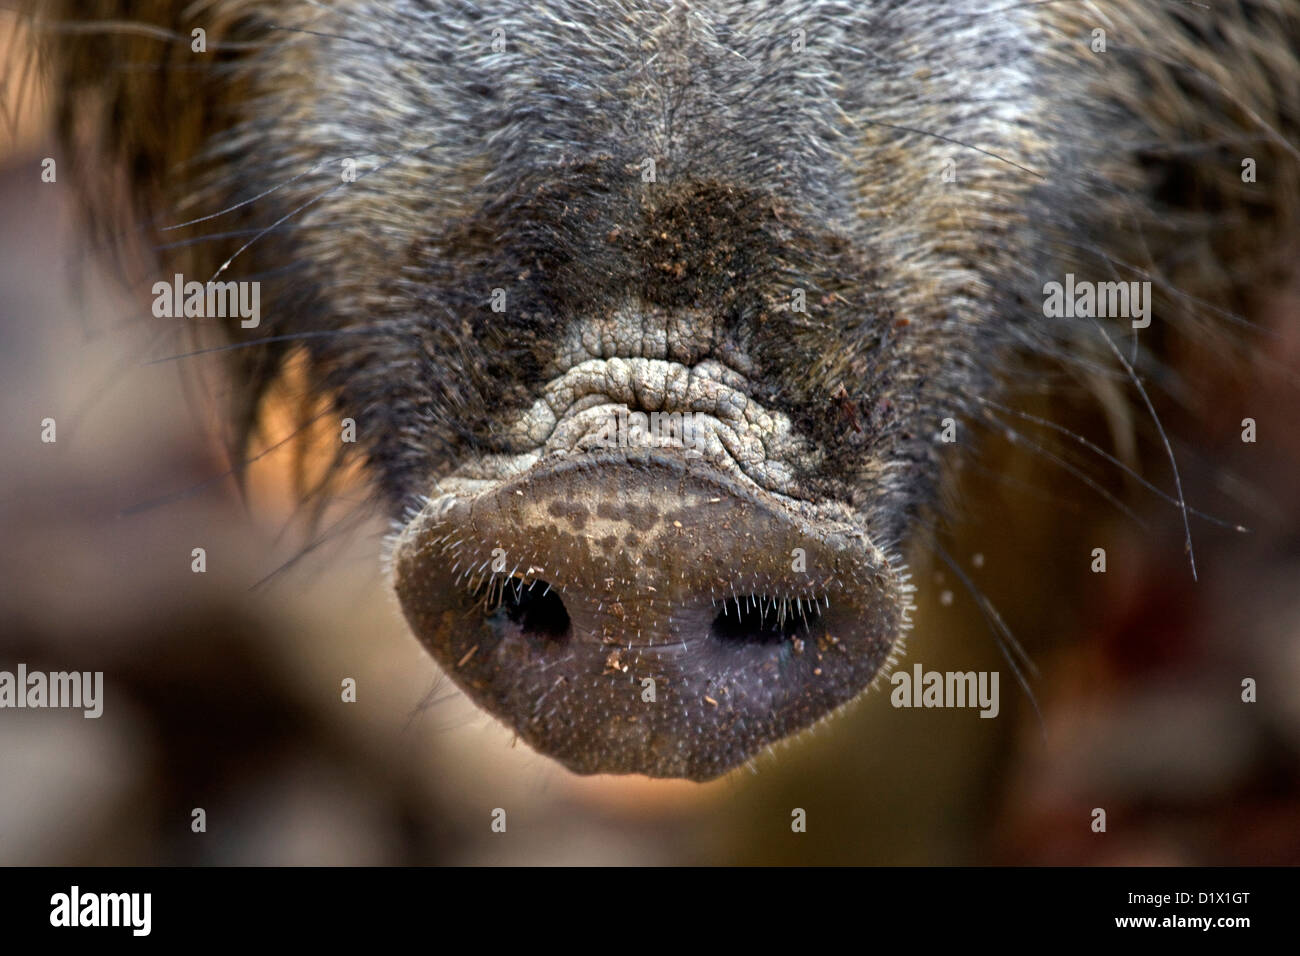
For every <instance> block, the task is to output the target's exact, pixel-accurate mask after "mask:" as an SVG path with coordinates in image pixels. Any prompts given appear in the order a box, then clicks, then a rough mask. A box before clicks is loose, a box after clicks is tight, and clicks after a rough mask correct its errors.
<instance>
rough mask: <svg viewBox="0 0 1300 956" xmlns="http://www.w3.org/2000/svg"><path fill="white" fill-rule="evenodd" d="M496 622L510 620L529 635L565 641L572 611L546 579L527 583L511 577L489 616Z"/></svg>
mask: <svg viewBox="0 0 1300 956" xmlns="http://www.w3.org/2000/svg"><path fill="white" fill-rule="evenodd" d="M488 619H489V620H490V621H492V622H493V623H494V624H495V625H500V624H502V623H504V622H506V621H509V622H510V623H511V624H513V625H514V626H515V627H517V628H518V629H519V631H520V632H521V633H522V634H524V635H525V636H527V637H535V638H540V639H543V640H552V641H562V640H564V639H565V638H567V637H568V636H569V625H570V621H569V612H568V610H567V609H566V608H565V606H564V600H563V599H562V598H561V597H560V594H559V592H558V591H556V590H555V589H554V588H552V587H551V586H550V585H549V584H547V583H546V582H545V581H533V582H532V583H530V584H525V583H524V582H523V581H521V580H519V579H518V578H509V579H507V580H506V581H505V582H503V584H502V586H501V603H500V604H499V605H497V606H496V607H495V608H494V609H493V610H492V612H491V613H490V614H489V615H488Z"/></svg>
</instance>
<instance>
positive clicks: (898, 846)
mask: <svg viewBox="0 0 1300 956" xmlns="http://www.w3.org/2000/svg"><path fill="white" fill-rule="evenodd" d="M10 19H11V18H9V19H5V18H0V51H6V53H5V55H6V56H8V57H10V58H11V61H10V62H11V64H12V62H14V61H13V59H12V58H14V57H18V56H22V55H23V53H22V45H21V43H20V42H19V43H15V42H13V41H14V37H13V31H12V26H13V24H12V23H11V22H10ZM3 93H4V101H5V102H4V105H5V109H4V111H3V115H0V125H2V126H3V128H2V129H0V223H3V227H2V228H0V409H2V410H3V412H2V414H0V450H2V454H0V540H3V542H4V546H3V548H0V670H9V671H13V670H15V668H16V666H17V664H18V663H19V662H23V663H25V664H26V665H27V667H28V668H29V670H46V671H56V670H79V671H103V672H104V675H105V690H104V713H103V717H102V718H100V719H98V720H88V719H85V718H83V717H82V715H81V712H80V711H61V710H0V863H3V864H152V863H167V864H191V863H208V864H241V863H252V864H427V863H446V864H723V863H741V864H759V863H775V864H854V863H882V864H884V863H889V864H986V863H1040V864H1065V863H1087V864H1094V863H1098V864H1099V863H1135V864H1196V863H1200V864H1207V863H1208V864H1251V863H1261V864H1262V863H1273V864H1278V863H1300V481H1297V480H1296V476H1297V474H1298V473H1300V402H1297V396H1298V395H1300V391H1298V390H1297V373H1298V372H1300V292H1298V291H1297V290H1298V289H1300V284H1297V286H1296V287H1294V288H1292V289H1285V288H1282V289H1278V290H1270V291H1269V292H1268V293H1267V294H1265V295H1261V298H1260V302H1259V304H1258V310H1257V314H1255V315H1253V316H1252V318H1253V319H1255V320H1256V321H1258V322H1260V323H1261V324H1262V325H1264V326H1265V327H1267V329H1269V330H1270V332H1269V334H1268V335H1267V337H1262V338H1261V341H1263V342H1266V343H1267V347H1266V348H1261V349H1260V350H1259V351H1260V355H1259V360H1258V362H1257V365H1256V367H1255V368H1253V369H1252V370H1250V374H1249V375H1247V376H1245V377H1243V376H1241V375H1237V374H1234V373H1230V372H1228V371H1227V370H1225V369H1223V368H1221V367H1220V365H1219V363H1217V362H1216V361H1215V357H1214V356H1213V355H1212V354H1198V353H1197V343H1194V342H1193V343H1189V344H1188V345H1187V346H1186V348H1185V350H1184V351H1185V354H1184V355H1183V356H1182V358H1181V359H1180V361H1181V363H1182V367H1183V369H1184V371H1185V374H1184V376H1183V379H1182V390H1181V392H1180V393H1179V394H1178V396H1177V399H1178V400H1177V401H1170V402H1166V403H1164V404H1162V405H1161V414H1162V417H1163V419H1164V421H1165V424H1166V426H1167V427H1168V428H1169V429H1170V431H1171V432H1172V434H1173V435H1174V436H1175V450H1176V452H1177V454H1178V460H1179V463H1180V466H1181V468H1182V478H1183V483H1184V487H1185V490H1186V492H1187V497H1188V500H1189V502H1190V503H1191V504H1193V505H1194V506H1196V507H1198V508H1200V509H1202V510H1204V511H1207V512H1209V513H1211V514H1214V515H1216V516H1218V517H1220V518H1223V519H1225V520H1227V521H1228V522H1229V523H1232V524H1236V523H1240V524H1242V525H1245V526H1247V527H1249V528H1250V529H1251V531H1250V533H1239V532H1235V531H1233V530H1231V529H1226V528H1222V527H1218V526H1215V525H1212V524H1209V523H1207V522H1204V521H1196V520H1194V521H1193V526H1192V530H1193V537H1194V541H1195V545H1196V558H1197V563H1198V569H1199V581H1196V582H1194V581H1193V580H1192V575H1191V571H1190V567H1189V562H1188V556H1187V555H1186V554H1185V553H1184V548H1183V531H1182V524H1181V518H1180V517H1179V514H1178V512H1177V510H1176V509H1175V508H1173V507H1172V506H1170V505H1169V504H1168V503H1166V502H1162V501H1160V500H1159V499H1158V498H1157V497H1155V496H1153V495H1151V494H1150V493H1149V492H1147V491H1145V490H1144V489H1142V488H1141V487H1140V486H1139V485H1138V484H1137V483H1136V482H1135V481H1133V480H1132V479H1129V478H1126V477H1125V476H1124V475H1123V474H1122V472H1121V471H1120V470H1119V469H1117V468H1115V467H1113V466H1107V465H1106V463H1105V462H1102V461H1100V460H1099V459H1096V458H1093V459H1092V461H1091V464H1092V468H1091V471H1092V473H1094V474H1096V475H1097V476H1098V481H1099V482H1100V483H1101V484H1102V485H1103V486H1104V487H1105V488H1106V489H1107V492H1108V493H1109V494H1113V495H1114V496H1116V498H1117V499H1118V500H1119V502H1120V504H1121V505H1122V506H1123V508H1120V507H1116V506H1115V505H1114V504H1112V503H1110V502H1108V501H1107V500H1106V499H1105V498H1104V497H1103V496H1102V495H1099V494H1097V492H1096V491H1095V490H1094V489H1092V488H1090V487H1088V485H1087V484H1085V483H1082V482H1080V481H1079V480H1078V479H1077V478H1075V477H1073V476H1071V475H1070V474H1068V473H1067V472H1066V471H1064V470H1062V469H1059V468H1056V469H1054V468H1052V467H1051V466H1050V464H1045V461H1044V457H1043V456H1042V455H1033V454H1029V455H1026V454H1024V453H1023V451H1017V450H1016V449H1015V448H1013V447H1011V446H1010V445H1006V443H1001V444H999V443H997V442H990V443H989V444H988V446H987V447H986V448H984V449H983V450H982V451H981V453H980V454H979V455H978V456H977V457H976V458H974V459H972V460H971V461H970V463H969V464H968V465H967V467H966V468H964V469H963V474H962V476H961V480H960V483H959V488H958V489H957V493H956V495H955V497H954V500H955V501H956V502H957V505H956V507H955V508H954V514H953V521H952V529H953V530H952V532H951V534H950V535H948V536H947V537H946V538H945V539H944V547H945V548H946V550H947V552H948V553H949V554H950V555H951V557H952V559H953V561H954V563H956V564H958V565H959V566H960V567H961V568H962V569H963V573H964V574H966V575H968V576H969V578H970V581H971V584H972V585H973V586H974V587H975V588H976V589H978V591H979V592H980V593H982V594H984V595H986V596H987V598H988V600H989V601H990V602H991V604H992V606H994V607H996V608H997V610H998V612H999V613H1000V614H1001V615H1002V617H1003V618H1004V619H1005V620H1006V622H1007V624H1008V626H1009V627H1010V629H1011V630H1012V632H1013V633H1014V634H1015V635H1016V636H1017V638H1018V639H1019V640H1020V641H1021V642H1022V643H1023V644H1024V645H1025V646H1026V648H1027V650H1028V652H1029V654H1030V656H1031V657H1032V659H1033V661H1034V662H1035V665H1036V668H1037V675H1036V676H1031V677H1030V679H1029V682H1028V683H1029V688H1030V690H1031V691H1032V695H1033V697H1032V699H1031V697H1030V696H1029V694H1027V693H1026V692H1025V691H1024V690H1022V689H1021V688H1020V687H1019V686H1018V685H1017V683H1016V681H1015V679H1014V678H1013V676H1012V674H1011V671H1010V668H1009V666H1008V664H1007V661H1006V659H1005V658H1004V657H1003V656H1002V653H1001V652H1000V650H999V648H998V644H997V642H996V641H995V639H994V637H993V634H992V632H991V630H990V627H989V625H988V623H987V621H986V620H985V616H984V615H983V614H982V613H981V610H980V608H979V605H978V604H977V602H976V600H975V598H974V597H973V596H972V594H971V593H970V591H969V590H968V589H967V588H966V587H965V585H964V584H963V583H962V582H961V581H960V580H959V578H958V576H957V575H956V574H955V573H954V572H953V571H952V569H951V568H949V567H948V566H947V565H946V564H945V563H944V562H943V561H942V560H937V559H935V558H933V557H932V556H931V555H929V554H928V553H927V551H926V549H925V548H919V549H918V550H917V553H916V554H914V555H913V559H914V562H913V563H914V567H915V578H916V583H917V584H918V588H919V594H918V604H919V609H918V611H917V612H916V614H915V619H916V629H915V631H914V632H913V633H912V634H911V635H910V637H909V638H908V640H907V647H906V651H907V653H906V656H905V658H904V661H903V666H904V667H909V668H910V666H911V665H912V664H913V663H915V662H920V663H922V664H923V665H924V666H925V667H926V669H929V670H941V671H948V670H954V671H955V670H962V671H965V670H997V671H1000V673H1001V712H1000V714H999V716H998V717H997V718H996V719H993V720H987V719H980V718H979V717H978V714H977V712H976V711H975V710H943V709H935V710H903V709H894V708H892V707H891V706H890V704H889V700H888V694H887V691H888V689H889V688H888V685H885V686H884V687H883V689H877V690H875V691H873V692H872V693H870V694H868V695H866V696H865V697H864V698H863V699H862V700H861V701H860V702H859V703H858V704H856V705H855V706H854V707H852V708H851V709H850V710H849V711H848V712H847V713H846V714H844V715H843V716H841V717H839V718H837V719H835V720H833V721H831V722H829V723H828V724H826V725H823V726H821V727H819V728H817V730H816V731H815V733H811V734H808V735H805V736H804V737H802V738H800V739H798V740H796V741H794V742H790V743H788V744H786V745H784V746H782V747H779V748H778V749H777V750H776V751H775V752H774V753H772V754H769V755H766V756H764V757H762V758H761V759H759V760H758V761H757V762H756V764H755V766H754V767H753V768H751V769H746V770H743V771H740V772H737V773H735V774H733V775H731V776H729V777H727V778H725V779H723V780H720V781H717V782H714V783H711V784H707V785H696V784H691V783H685V782H665V781H650V780H645V779H641V778H611V777H594V778H582V777H577V776H574V775H572V774H570V773H568V772H567V771H565V770H563V769H562V768H560V767H558V766H557V765H555V764H553V763H551V762H550V761H548V760H546V759H544V758H541V757H539V756H537V755H536V754H534V753H532V752H531V751H529V750H528V748H527V747H526V746H524V745H523V744H521V743H516V742H515V741H513V740H512V739H511V735H510V733H509V732H507V731H506V730H504V729H502V728H501V727H499V726H498V725H497V724H495V723H494V722H493V721H491V720H490V719H488V718H487V717H486V716H484V715H483V714H481V713H479V712H478V711H477V710H476V709H475V708H473V707H472V706H471V705H469V704H468V703H467V702H466V701H465V700H464V699H463V698H462V697H461V696H460V694H459V693H458V692H457V691H456V690H455V688H454V687H453V686H452V685H451V684H450V682H449V681H447V680H446V679H444V678H441V677H440V676H439V675H438V673H437V671H436V668H435V667H434V665H433V663H432V661H431V660H430V659H429V658H428V657H427V656H426V655H425V653H424V652H423V651H422V650H421V649H420V647H419V645H418V644H417V642H416V641H415V639H414V638H413V637H412V636H411V635H410V634H409V633H408V632H407V630H406V627H405V625H404V622H403V621H402V618H401V613H400V611H399V609H398V606H397V603H396V600H395V599H394V598H393V597H392V595H391V594H390V592H389V589H388V587H387V584H386V582H385V580H384V577H383V574H382V570H381V568H380V559H379V552H380V539H381V537H382V535H383V534H384V532H385V530H386V525H385V522H384V521H383V520H382V519H381V518H379V517H378V516H372V515H368V514H367V513H366V511H365V508H364V505H363V503H362V501H361V492H360V490H357V491H356V493H355V495H354V496H353V497H352V498H351V499H350V498H349V496H348V489H345V490H344V492H343V494H342V495H341V496H340V498H339V500H338V501H337V502H336V504H335V505H334V506H333V507H332V509H331V511H330V512H329V513H328V514H327V515H326V516H325V517H324V520H323V521H322V522H321V524H320V526H319V527H318V528H316V529H315V530H313V529H312V528H311V527H309V526H308V524H307V522H305V521H304V520H303V515H302V514H301V509H300V508H299V507H298V506H297V505H298V503H297V501H296V498H295V495H294V491H293V488H294V474H293V458H292V455H291V454H290V453H289V450H288V449H287V448H276V449H272V450H269V451H267V452H266V454H264V455H263V456H262V457H260V458H258V460H257V461H256V462H255V463H254V464H253V465H252V466H251V468H250V469H249V472H248V488H247V493H246V494H241V493H240V490H239V489H238V488H237V487H236V485H235V482H234V481H233V480H232V479H231V478H230V477H229V472H230V468H231V463H230V461H229V460H228V459H227V457H226V455H225V450H224V445H223V443H222V441H221V435H222V431H223V426H222V424H221V420H220V415H221V408H222V407H223V400H224V394H223V392H222V388H221V385H220V379H219V375H217V374H216V369H215V363H213V362H212V361H211V356H198V357H181V358H174V359H171V360H164V361H157V360H159V359H166V358H167V357H168V356H176V355H179V354H180V353H184V352H187V351H189V350H190V348H191V347H192V346H191V343H187V342H185V341H183V340H180V339H178V338H176V336H175V333H174V323H170V322H167V323H166V325H167V328H162V327H161V323H160V321H159V320H155V319H153V317H152V316H151V315H150V313H149V303H150V302H151V298H152V297H151V295H150V294H149V293H148V292H147V290H146V289H143V288H130V287H128V286H127V285H125V284H124V283H123V282H122V281H121V280H120V279H118V278H115V276H116V275H117V274H120V270H118V269H116V267H115V266H114V264H113V263H112V260H111V259H107V258H104V257H101V256H97V255H96V254H95V250H93V249H91V250H87V249H86V248H85V244H84V242H82V241H80V240H79V239H78V232H77V212H78V211H77V209H76V208H75V200H74V199H73V198H72V196H73V190H72V189H71V187H70V186H69V185H67V184H65V183H64V182H56V183H43V182H42V181H41V175H40V174H41V160H42V159H43V158H44V157H47V156H57V155H58V153H57V149H56V147H55V146H54V145H53V144H52V142H51V141H50V139H49V138H48V134H47V131H46V129H45V122H44V119H45V118H44V116H43V109H42V104H41V102H40V97H39V90H27V91H25V92H24V91H21V90H16V89H14V86H13V84H12V83H10V84H7V85H5V86H4V87H3ZM20 97H21V98H22V99H23V100H24V108H23V109H22V110H21V111H18V110H16V108H15V107H16V105H17V102H18V99H19V98H20ZM1056 414H1057V417H1058V418H1059V417H1060V412H1059V411H1058V412H1057V413H1056ZM1071 414H1072V417H1070V418H1069V419H1068V422H1069V425H1070V427H1071V428H1073V429H1075V430H1077V431H1078V432H1079V433H1080V434H1082V435H1085V436H1088V437H1089V439H1090V440H1094V441H1096V442H1097V443H1098V444H1099V445H1101V446H1102V447H1106V448H1111V447H1113V442H1112V441H1111V439H1110V438H1109V437H1108V433H1107V425H1106V421H1105V420H1104V419H1103V418H1101V417H1100V414H1099V413H1098V412H1095V411H1094V412H1092V413H1089V412H1087V411H1078V410H1075V411H1074V412H1072V413H1071ZM1134 414H1135V416H1136V415H1137V413H1136V412H1135V413H1134ZM1246 416H1251V417H1253V418H1255V419H1256V420H1257V423H1258V430H1259V440H1258V442H1256V443H1255V444H1244V443H1242V441H1241V438H1240V431H1241V428H1240V421H1241V419H1242V418H1243V417H1246ZM47 417H48V418H53V419H55V421H56V423H57V441H56V442H54V443H53V444H46V443H43V442H42V441H41V438H40V432H41V421H42V419H45V418H47ZM1138 417H1140V416H1138ZM1094 419H1095V420H1094ZM1144 428H1145V426H1143V427H1140V428H1139V433H1140V434H1142V435H1143V436H1144V440H1143V441H1142V448H1141V449H1140V453H1139V458H1140V459H1141V460H1140V461H1139V462H1138V463H1139V465H1140V467H1141V468H1142V471H1143V474H1144V476H1145V477H1147V478H1148V480H1150V481H1151V482H1153V483H1154V484H1156V485H1158V486H1160V487H1161V488H1166V489H1168V488H1171V487H1172V482H1171V475H1170V473H1169V471H1168V467H1167V464H1165V463H1163V462H1162V460H1161V457H1160V455H1159V454H1157V452H1158V450H1159V447H1158V443H1156V442H1154V440H1153V438H1152V436H1151V435H1148V434H1147V433H1146V431H1144V430H1143V429H1144ZM288 430H289V428H288V426H287V425H286V432H287V431H288ZM286 437H287V436H286ZM1039 440H1040V441H1042V442H1044V443H1048V442H1050V440H1051V438H1050V435H1049V434H1043V435H1040V436H1039ZM1067 443H1068V442H1067ZM271 444H272V442H268V443H267V446H266V447H268V448H269V446H270V445H271ZM1002 445H1006V447H1002ZM1147 446H1150V448H1148V447H1147ZM1075 452H1078V447H1075ZM1123 509H1127V510H1128V511H1129V512H1130V513H1125V510H1123ZM195 547H203V548H205V549H206V552H207V571H206V573H203V574H195V573H193V572H192V571H191V550H192V549H193V548H195ZM1095 547H1104V548H1105V549H1106V551H1107V564H1108V569H1107V572H1106V573H1105V574H1093V573H1091V572H1090V570H1089V566H1090V564H1091V551H1092V549H1093V548H1095ZM349 677H350V678H353V679H355V681H356V683H357V700H356V702H355V703H344V702H343V701H342V700H341V694H340V686H341V682H342V680H343V679H345V678H349ZM1244 678H1253V679H1255V681H1257V683H1258V700H1257V702H1255V703H1244V702H1243V701H1242V699H1241V688H1242V680H1243V679H1244ZM1040 715H1041V716H1040ZM1098 807H1100V808H1104V809H1105V810H1106V813H1107V829H1106V832H1105V833H1096V832H1093V829H1092V826H1091V824H1092V820H1093V817H1092V810H1093V808H1098ZM195 808H202V809H203V810H204V811H205V813H206V820H207V829H206V832H204V833H194V832H192V829H191V814H192V811H193V810H194V809H195ZM497 808H502V809H504V810H505V811H506V814H507V821H508V822H507V830H506V832H505V833H495V832H493V831H492V828H491V823H492V819H493V811H494V810H495V809H497ZM795 808H802V809H803V810H805V811H806V815H807V831H806V832H805V833H795V832H792V830H791V814H792V811H793V810H794V809H795Z"/></svg>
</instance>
